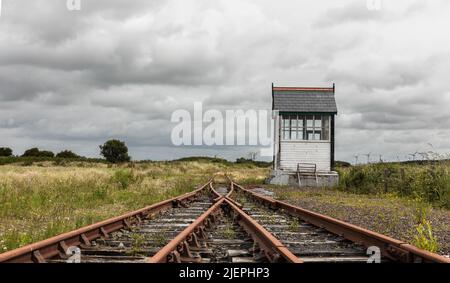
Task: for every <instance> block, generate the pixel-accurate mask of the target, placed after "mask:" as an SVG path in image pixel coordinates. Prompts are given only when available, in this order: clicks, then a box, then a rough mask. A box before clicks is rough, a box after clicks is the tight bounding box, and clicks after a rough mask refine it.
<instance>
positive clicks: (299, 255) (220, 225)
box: [0, 178, 450, 263]
mask: <svg viewBox="0 0 450 283" xmlns="http://www.w3.org/2000/svg"><path fill="white" fill-rule="evenodd" d="M368 248H369V249H372V250H373V251H374V252H376V251H377V249H378V251H379V252H380V260H381V262H446V263H450V259H447V258H444V257H441V256H439V255H436V254H433V253H429V252H426V251H423V250H420V249H417V248H415V247H413V246H410V245H408V244H406V243H404V242H401V241H399V240H395V239H392V238H389V237H386V236H384V235H380V234H377V233H374V232H372V231H368V230H364V229H362V228H360V227H356V226H354V225H351V224H348V223H345V222H342V221H339V220H336V219H333V218H330V217H327V216H324V215H320V214H317V213H314V212H311V211H307V210H304V209H302V208H300V207H295V206H292V205H289V204H287V203H284V202H280V201H277V200H275V199H272V198H269V197H266V196H262V195H260V194H258V193H256V192H253V191H251V190H248V189H245V188H243V187H242V186H240V185H238V184H236V183H235V182H233V181H232V180H231V179H223V180H220V181H219V182H215V181H214V178H213V179H211V180H209V181H208V182H207V183H206V184H204V185H202V186H201V187H199V188H198V189H196V190H195V191H193V192H192V193H189V194H185V195H182V196H179V197H176V198H172V199H169V200H166V201H163V202H160V203H157V204H154V205H152V206H149V207H146V208H143V209H140V210H137V211H134V212H130V213H127V214H125V215H122V216H119V217H115V218H111V219H109V220H106V221H102V222H99V223H96V224H93V225H90V226H87V227H84V228H81V229H78V230H75V231H72V232H69V233H65V234H62V235H59V236H56V237H53V238H50V239H47V240H44V241H41V242H38V243H35V244H31V245H28V246H25V247H22V248H19V249H16V250H12V251H9V252H6V253H3V254H0V262H36V263H66V262H82V263H166V262H196V263H219V262H225V263H244V262H245V263H265V262H291V263H302V262H367V261H368V259H369V255H367V249H368Z"/></svg>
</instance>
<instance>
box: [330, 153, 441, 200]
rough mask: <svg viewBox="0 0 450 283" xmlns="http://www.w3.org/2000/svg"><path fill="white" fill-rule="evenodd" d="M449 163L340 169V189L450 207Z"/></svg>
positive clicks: (381, 164) (365, 166)
mask: <svg viewBox="0 0 450 283" xmlns="http://www.w3.org/2000/svg"><path fill="white" fill-rule="evenodd" d="M449 168H450V166H449V164H447V163H445V162H436V163H434V164H413V163H411V164H396V163H384V164H383V163H379V164H370V165H360V166H353V167H350V168H342V167H341V168H337V170H338V172H339V175H340V181H339V186H338V187H339V189H341V190H344V191H349V192H352V193H358V194H382V193H394V194H397V195H399V196H405V197H411V198H415V199H419V200H422V201H424V202H427V203H430V204H433V205H434V206H437V207H444V208H447V209H450V171H449Z"/></svg>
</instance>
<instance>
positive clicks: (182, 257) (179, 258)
mask: <svg viewBox="0 0 450 283" xmlns="http://www.w3.org/2000/svg"><path fill="white" fill-rule="evenodd" d="M223 202H224V198H223V197H222V198H221V199H220V200H218V201H216V203H215V204H214V205H213V206H211V207H210V208H209V209H208V210H207V211H206V212H205V213H203V214H202V215H200V217H199V218H197V219H196V220H195V221H194V222H193V223H192V224H191V225H189V226H188V227H187V228H186V229H184V230H183V231H182V232H181V233H180V234H178V235H177V236H176V237H175V238H174V239H172V240H171V241H170V242H169V243H168V244H167V245H165V246H164V247H163V248H162V249H161V250H159V251H158V252H157V253H156V254H155V255H154V256H152V257H151V258H150V259H149V260H148V262H149V263H166V262H176V263H180V262H196V261H198V259H196V258H194V257H193V256H192V254H191V252H190V249H191V248H192V247H196V248H198V247H199V243H198V238H202V239H205V238H206V234H205V229H206V228H207V227H210V226H211V225H212V224H213V223H214V222H216V215H217V214H218V213H219V212H220V206H221V205H222V203H223Z"/></svg>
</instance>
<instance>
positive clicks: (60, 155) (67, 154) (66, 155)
mask: <svg viewBox="0 0 450 283" xmlns="http://www.w3.org/2000/svg"><path fill="white" fill-rule="evenodd" d="M56 157H57V158H80V156H79V155H77V154H75V153H73V152H72V151H70V150H63V151H61V152H59V153H58V154H56Z"/></svg>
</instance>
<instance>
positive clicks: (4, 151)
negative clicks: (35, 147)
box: [0, 147, 13, 157]
mask: <svg viewBox="0 0 450 283" xmlns="http://www.w3.org/2000/svg"><path fill="white" fill-rule="evenodd" d="M12 153H13V152H12V149H10V148H9V147H0V156H6V157H7V156H12Z"/></svg>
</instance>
